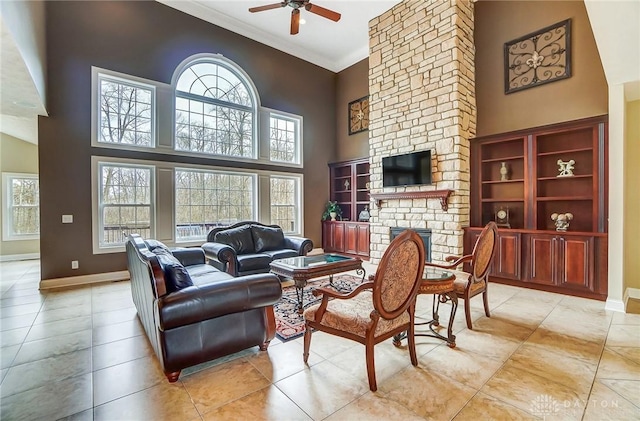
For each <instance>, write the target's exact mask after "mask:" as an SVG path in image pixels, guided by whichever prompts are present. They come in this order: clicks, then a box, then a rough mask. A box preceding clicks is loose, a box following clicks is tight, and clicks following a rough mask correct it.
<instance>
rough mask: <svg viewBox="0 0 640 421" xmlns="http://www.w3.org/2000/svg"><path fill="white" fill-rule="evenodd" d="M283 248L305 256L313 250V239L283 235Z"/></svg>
mask: <svg viewBox="0 0 640 421" xmlns="http://www.w3.org/2000/svg"><path fill="white" fill-rule="evenodd" d="M284 246H285V248H288V249H292V250H295V251H297V252H298V255H299V256H306V255H307V253H309V252H310V251H311V250H313V241H311V240H309V239H308V238H303V237H288V236H287V237H284Z"/></svg>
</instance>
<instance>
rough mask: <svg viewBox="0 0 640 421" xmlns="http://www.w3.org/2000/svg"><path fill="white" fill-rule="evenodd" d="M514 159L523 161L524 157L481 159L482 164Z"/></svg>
mask: <svg viewBox="0 0 640 421" xmlns="http://www.w3.org/2000/svg"><path fill="white" fill-rule="evenodd" d="M515 159H524V155H515V156H505V157H504V158H489V159H483V160H482V162H500V161H513V160H515Z"/></svg>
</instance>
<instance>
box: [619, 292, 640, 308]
mask: <svg viewBox="0 0 640 421" xmlns="http://www.w3.org/2000/svg"><path fill="white" fill-rule="evenodd" d="M623 301H624V310H625V313H633V314H640V289H638V288H627V289H626V290H625V291H624V298H623Z"/></svg>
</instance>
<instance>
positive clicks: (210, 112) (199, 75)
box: [175, 58, 257, 158]
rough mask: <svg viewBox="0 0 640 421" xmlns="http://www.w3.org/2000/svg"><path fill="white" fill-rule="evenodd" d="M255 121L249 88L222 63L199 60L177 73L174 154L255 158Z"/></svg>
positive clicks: (236, 73) (252, 100) (238, 75)
mask: <svg viewBox="0 0 640 421" xmlns="http://www.w3.org/2000/svg"><path fill="white" fill-rule="evenodd" d="M255 119H256V103H255V100H254V98H253V95H252V93H251V90H250V89H249V84H248V83H247V82H246V81H245V80H244V78H242V77H241V76H240V74H239V73H238V72H236V71H234V70H232V69H231V68H230V67H229V66H227V65H226V64H224V63H223V62H221V61H219V60H215V59H214V58H209V59H200V60H197V61H195V62H194V63H193V64H191V65H189V66H188V67H186V68H185V69H184V70H183V71H182V72H181V73H180V75H179V77H178V80H177V83H176V127H175V129H176V132H175V149H176V150H180V151H189V152H199V153H205V154H212V155H225V156H230V157H241V158H255V157H256V155H257V154H256V148H255V143H256V142H255V135H254V133H255V132H254V128H255Z"/></svg>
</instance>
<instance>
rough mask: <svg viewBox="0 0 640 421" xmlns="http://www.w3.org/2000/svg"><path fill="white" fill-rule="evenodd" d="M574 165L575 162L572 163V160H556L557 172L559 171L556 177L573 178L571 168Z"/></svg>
mask: <svg viewBox="0 0 640 421" xmlns="http://www.w3.org/2000/svg"><path fill="white" fill-rule="evenodd" d="M575 163H576V161H574V160H573V159H571V160H569V161H563V160H562V159H558V167H559V168H558V171H560V174H558V177H573V168H574V167H573V166H574V165H575Z"/></svg>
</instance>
